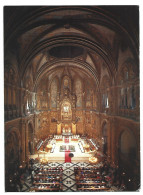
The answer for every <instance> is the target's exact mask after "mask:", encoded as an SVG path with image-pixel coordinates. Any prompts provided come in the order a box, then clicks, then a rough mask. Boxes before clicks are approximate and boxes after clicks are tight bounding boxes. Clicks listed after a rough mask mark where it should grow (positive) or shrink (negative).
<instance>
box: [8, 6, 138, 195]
mask: <svg viewBox="0 0 143 195" xmlns="http://www.w3.org/2000/svg"><path fill="white" fill-rule="evenodd" d="M139 105H140V104H139V7H138V6H5V7H4V120H5V127H4V132H5V137H4V145H5V162H4V163H5V191H6V192H14V191H18V192H45V191H48V192H52V191H54V192H85V191H86V192H87V191H89V192H94V191H97V192H99V191H115V192H116V191H117V192H118V191H138V190H139V189H140V108H139Z"/></svg>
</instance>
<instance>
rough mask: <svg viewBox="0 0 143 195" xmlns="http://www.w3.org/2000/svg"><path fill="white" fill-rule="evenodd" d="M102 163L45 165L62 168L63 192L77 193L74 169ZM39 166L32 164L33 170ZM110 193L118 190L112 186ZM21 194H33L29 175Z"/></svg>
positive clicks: (98, 165) (97, 165)
mask: <svg viewBox="0 0 143 195" xmlns="http://www.w3.org/2000/svg"><path fill="white" fill-rule="evenodd" d="M101 165H102V163H98V164H96V165H91V164H89V163H86V162H78V163H58V162H56V163H48V164H47V165H46V167H47V168H50V167H58V166H59V167H63V177H62V183H63V192H77V188H76V182H75V175H74V167H77V166H80V167H96V168H97V167H100V166H101ZM39 166H41V165H40V164H39V163H35V164H34V168H37V167H39ZM110 191H111V192H114V191H118V189H117V188H116V187H115V186H112V187H111V189H110ZM22 192H34V191H33V190H32V183H31V178H30V176H29V175H27V177H26V178H25V180H24V183H23V187H22Z"/></svg>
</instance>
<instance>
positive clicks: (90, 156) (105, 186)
mask: <svg viewBox="0 0 143 195" xmlns="http://www.w3.org/2000/svg"><path fill="white" fill-rule="evenodd" d="M36 149H37V153H36V154H34V155H29V163H28V164H27V166H26V167H25V168H23V167H22V166H21V167H19V171H18V172H16V173H15V178H13V181H11V186H10V191H19V192H88V191H89V192H93V191H97V192H101V191H124V190H126V186H125V173H124V172H123V173H122V174H121V170H119V169H118V167H117V166H115V165H111V164H109V163H108V162H107V160H106V156H105V155H103V153H102V152H101V151H100V148H99V146H98V144H97V143H96V140H94V141H93V140H92V139H88V138H87V137H86V136H83V135H82V136H79V135H71V136H63V135H54V136H49V137H47V138H46V139H45V140H39V142H38V143H37V146H36Z"/></svg>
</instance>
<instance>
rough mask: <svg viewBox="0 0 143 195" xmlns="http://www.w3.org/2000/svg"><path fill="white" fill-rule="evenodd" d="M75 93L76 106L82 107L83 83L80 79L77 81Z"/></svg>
mask: <svg viewBox="0 0 143 195" xmlns="http://www.w3.org/2000/svg"><path fill="white" fill-rule="evenodd" d="M75 93H76V97H77V101H76V107H82V84H81V81H80V80H79V79H78V80H77V81H76V83H75Z"/></svg>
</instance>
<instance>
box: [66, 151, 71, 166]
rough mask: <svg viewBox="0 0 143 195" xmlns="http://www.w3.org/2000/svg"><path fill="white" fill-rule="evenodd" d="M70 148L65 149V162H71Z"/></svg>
mask: <svg viewBox="0 0 143 195" xmlns="http://www.w3.org/2000/svg"><path fill="white" fill-rule="evenodd" d="M69 153H70V150H66V151H65V163H66V162H71V157H69Z"/></svg>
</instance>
